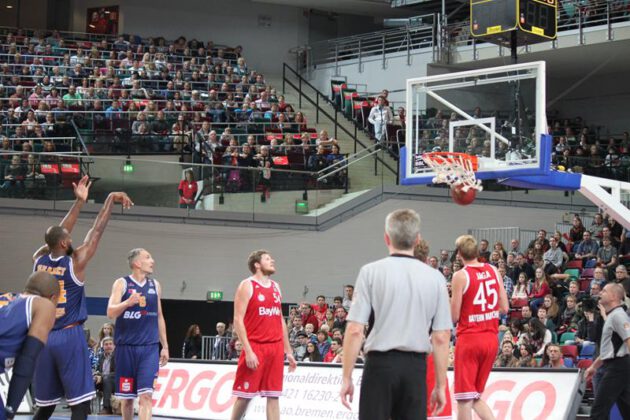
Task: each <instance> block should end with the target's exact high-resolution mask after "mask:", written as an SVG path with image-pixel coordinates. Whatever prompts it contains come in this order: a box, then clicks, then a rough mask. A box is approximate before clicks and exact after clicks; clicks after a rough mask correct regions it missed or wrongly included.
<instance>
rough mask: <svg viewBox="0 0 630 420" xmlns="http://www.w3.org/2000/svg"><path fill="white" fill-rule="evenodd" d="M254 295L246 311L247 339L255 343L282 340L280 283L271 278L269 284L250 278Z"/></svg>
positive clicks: (282, 320)
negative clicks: (265, 284) (264, 284)
mask: <svg viewBox="0 0 630 420" xmlns="http://www.w3.org/2000/svg"><path fill="white" fill-rule="evenodd" d="M249 281H250V282H251V283H252V297H251V298H249V303H248V304H247V310H246V311H245V318H244V320H243V321H244V323H245V331H246V332H247V339H248V340H249V341H253V342H255V343H274V342H276V341H280V340H282V323H283V322H284V319H283V318H282V294H281V293H280V287H278V283H276V282H275V281H273V280H270V282H271V283H270V284H269V285H268V286H266V287H265V286H263V285H262V284H261V283H259V282H258V281H256V280H254V279H253V278H250V279H249Z"/></svg>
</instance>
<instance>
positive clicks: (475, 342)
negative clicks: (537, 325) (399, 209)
mask: <svg viewBox="0 0 630 420" xmlns="http://www.w3.org/2000/svg"><path fill="white" fill-rule="evenodd" d="M455 246H456V248H457V252H458V254H459V256H460V257H461V259H462V261H463V263H464V268H462V269H461V270H459V271H457V272H456V273H455V274H454V275H453V281H452V285H451V287H452V298H451V313H452V315H453V322H456V323H457V342H456V344H455V393H454V394H455V400H456V401H457V418H458V420H471V419H472V411H473V410H475V413H477V415H478V416H479V417H480V418H481V419H482V420H489V419H494V418H495V417H494V414H493V413H492V410H491V409H490V407H488V405H487V404H486V403H485V402H484V401H483V400H481V395H482V394H483V391H484V388H485V386H486V381H487V380H488V376H489V375H490V371H491V370H492V364H493V363H494V359H495V358H496V355H497V353H498V351H499V339H498V334H499V313H502V314H503V313H506V312H507V311H508V300H507V294H506V293H505V288H504V287H503V278H502V277H501V276H500V275H499V272H498V270H497V269H496V268H495V267H494V266H492V265H490V264H487V263H481V262H479V260H478V259H477V257H478V255H479V250H478V247H477V241H476V240H475V238H473V237H472V236H470V235H462V236H460V237H459V238H457V240H456V241H455Z"/></svg>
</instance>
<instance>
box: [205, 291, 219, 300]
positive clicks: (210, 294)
mask: <svg viewBox="0 0 630 420" xmlns="http://www.w3.org/2000/svg"><path fill="white" fill-rule="evenodd" d="M206 300H207V301H208V302H220V301H222V300H223V292H219V291H211V292H208V294H207V295H206Z"/></svg>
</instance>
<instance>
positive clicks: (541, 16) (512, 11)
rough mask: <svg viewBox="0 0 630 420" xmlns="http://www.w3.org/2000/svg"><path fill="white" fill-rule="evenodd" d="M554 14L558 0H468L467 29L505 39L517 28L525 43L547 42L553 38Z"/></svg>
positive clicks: (555, 17)
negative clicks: (468, 25)
mask: <svg viewBox="0 0 630 420" xmlns="http://www.w3.org/2000/svg"><path fill="white" fill-rule="evenodd" d="M557 13H558V0H471V1H470V32H471V34H472V35H473V36H474V37H479V38H486V39H492V38H500V39H506V38H505V33H507V32H511V31H517V33H519V34H521V35H519V38H523V39H526V40H527V42H526V43H534V42H543V41H549V40H551V39H555V37H556V31H557ZM501 34H503V35H501ZM508 38H509V37H508Z"/></svg>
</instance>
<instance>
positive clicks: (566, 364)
mask: <svg viewBox="0 0 630 420" xmlns="http://www.w3.org/2000/svg"><path fill="white" fill-rule="evenodd" d="M564 367H566V368H572V367H575V364H574V363H573V359H564Z"/></svg>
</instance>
